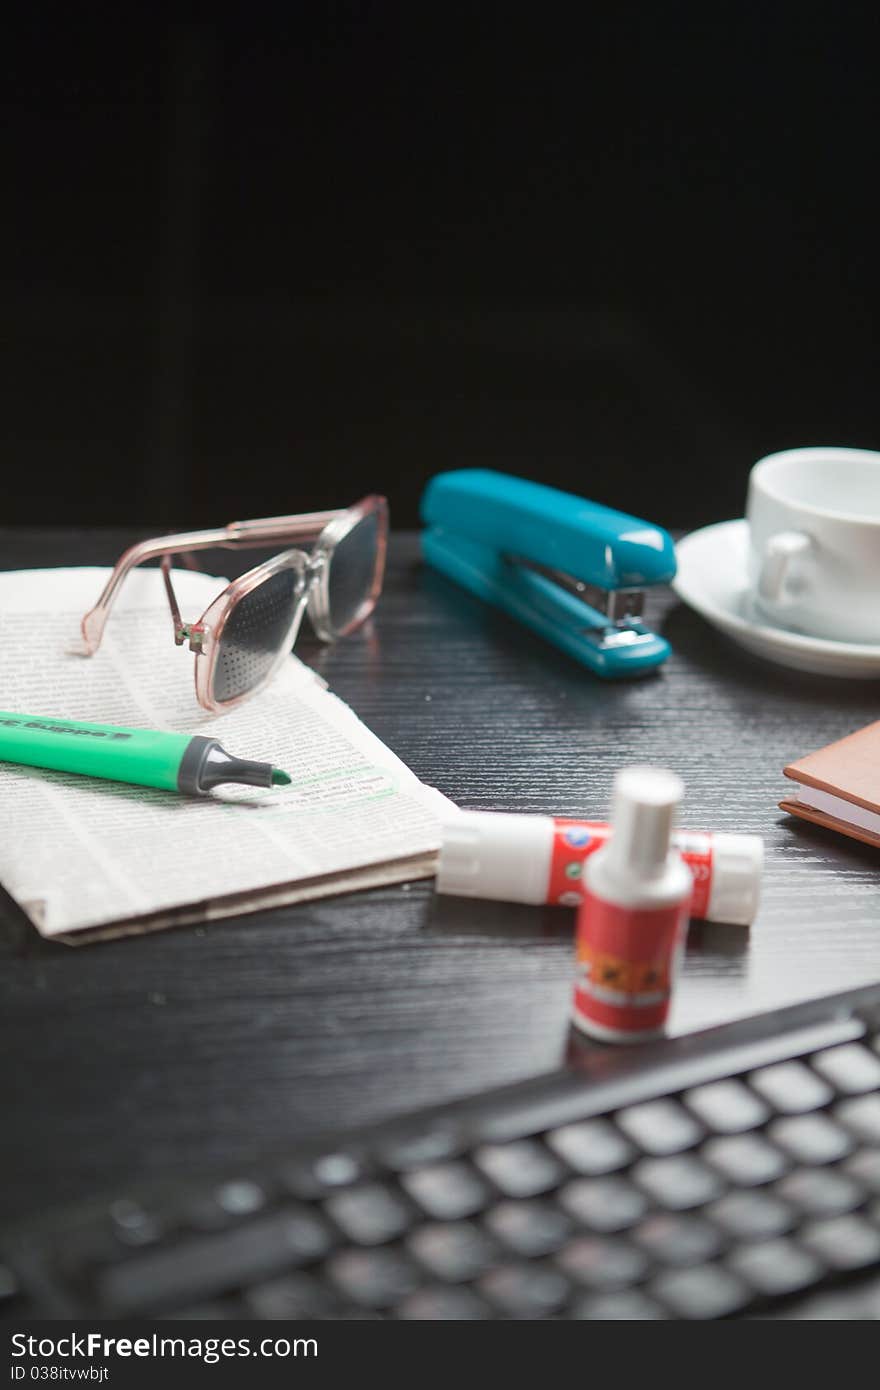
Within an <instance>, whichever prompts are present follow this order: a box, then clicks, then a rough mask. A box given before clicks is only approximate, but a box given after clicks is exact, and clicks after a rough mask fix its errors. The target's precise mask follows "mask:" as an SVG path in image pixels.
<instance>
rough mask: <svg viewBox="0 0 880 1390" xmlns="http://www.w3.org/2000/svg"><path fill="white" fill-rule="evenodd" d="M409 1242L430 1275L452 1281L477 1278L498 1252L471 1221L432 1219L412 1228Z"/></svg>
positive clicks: (492, 1242)
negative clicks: (437, 1220)
mask: <svg viewBox="0 0 880 1390" xmlns="http://www.w3.org/2000/svg"><path fill="white" fill-rule="evenodd" d="M517 1205H518V1204H517ZM407 1245H408V1248H409V1250H410V1253H411V1254H413V1255H414V1256H415V1257H416V1259H417V1260H418V1261H419V1262H420V1263H421V1264H422V1265H424V1267H425V1268H426V1269H427V1270H428V1272H429V1273H430V1274H432V1275H433V1276H434V1277H435V1278H436V1279H446V1280H448V1281H449V1282H450V1283H456V1282H463V1281H464V1280H466V1279H476V1278H477V1276H478V1275H479V1274H482V1273H483V1272H484V1271H485V1270H486V1269H488V1268H489V1266H490V1265H491V1264H492V1263H493V1261H495V1260H496V1258H497V1255H498V1246H497V1245H496V1243H495V1241H494V1240H492V1239H491V1237H490V1236H488V1235H487V1234H486V1232H485V1231H482V1230H481V1229H480V1227H479V1226H474V1225H472V1224H471V1222H469V1221H454V1222H449V1223H445V1224H443V1223H439V1222H429V1223H428V1224H427V1225H425V1226H419V1227H418V1228H417V1230H415V1231H413V1233H412V1235H411V1236H410V1238H409V1240H408V1242H407Z"/></svg>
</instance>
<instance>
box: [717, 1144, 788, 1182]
mask: <svg viewBox="0 0 880 1390" xmlns="http://www.w3.org/2000/svg"><path fill="white" fill-rule="evenodd" d="M703 1155H704V1157H705V1158H707V1159H708V1160H709V1162H710V1163H711V1164H712V1165H713V1166H714V1167H715V1168H717V1169H718V1170H719V1172H721V1173H723V1174H724V1176H725V1177H726V1178H727V1179H728V1181H729V1182H732V1183H734V1184H735V1185H736V1186H737V1187H760V1186H761V1185H762V1183H766V1182H775V1181H776V1179H777V1178H781V1177H782V1175H783V1173H785V1172H787V1170H788V1167H789V1162H788V1159H787V1158H786V1157H785V1155H784V1154H782V1153H780V1151H779V1150H778V1149H776V1148H774V1147H773V1145H772V1144H768V1143H767V1140H766V1139H763V1138H762V1137H761V1135H759V1134H732V1135H730V1136H729V1137H728V1138H726V1139H712V1140H710V1142H709V1143H708V1144H706V1146H705V1148H704V1149H703Z"/></svg>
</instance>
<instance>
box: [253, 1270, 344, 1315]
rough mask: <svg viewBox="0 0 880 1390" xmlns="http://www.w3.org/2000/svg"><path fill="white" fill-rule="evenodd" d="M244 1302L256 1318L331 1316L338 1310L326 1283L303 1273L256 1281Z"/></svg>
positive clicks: (338, 1307) (337, 1312) (338, 1311)
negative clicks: (264, 1281)
mask: <svg viewBox="0 0 880 1390" xmlns="http://www.w3.org/2000/svg"><path fill="white" fill-rule="evenodd" d="M245 1306H246V1308H247V1310H248V1312H249V1313H250V1314H251V1316H252V1317H255V1318H285V1319H286V1318H292V1319H299V1318H330V1317H334V1316H338V1315H339V1313H340V1311H341V1310H340V1305H339V1300H338V1299H337V1298H336V1296H335V1295H334V1294H333V1292H332V1291H331V1290H330V1289H329V1288H328V1287H327V1285H326V1284H325V1283H324V1282H323V1281H319V1280H318V1279H316V1278H315V1277H314V1276H313V1275H311V1274H303V1273H298V1274H288V1275H285V1276H283V1277H282V1278H280V1279H270V1280H268V1281H267V1282H266V1283H264V1284H256V1285H255V1286H254V1287H253V1288H251V1289H249V1290H248V1291H247V1293H246V1294H245ZM226 1316H227V1317H228V1316H229V1314H228V1313H227V1314H226Z"/></svg>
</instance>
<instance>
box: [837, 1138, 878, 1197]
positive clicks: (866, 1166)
mask: <svg viewBox="0 0 880 1390" xmlns="http://www.w3.org/2000/svg"><path fill="white" fill-rule="evenodd" d="M843 1171H844V1172H845V1173H848V1174H849V1176H850V1177H852V1178H855V1180H856V1182H857V1183H861V1185H862V1187H864V1188H866V1189H867V1191H868V1192H872V1193H878V1194H880V1149H861V1150H860V1151H859V1152H858V1153H856V1154H853V1156H852V1158H848V1159H847V1160H846V1162H845V1163H844V1164H843Z"/></svg>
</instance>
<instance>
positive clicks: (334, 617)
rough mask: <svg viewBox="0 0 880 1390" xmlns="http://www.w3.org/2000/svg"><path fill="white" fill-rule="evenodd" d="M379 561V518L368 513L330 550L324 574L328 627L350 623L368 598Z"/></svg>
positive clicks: (343, 625) (341, 626)
mask: <svg viewBox="0 0 880 1390" xmlns="http://www.w3.org/2000/svg"><path fill="white" fill-rule="evenodd" d="M378 558H379V519H378V517H377V515H376V513H375V512H370V513H369V514H368V515H367V516H365V517H364V519H363V520H362V521H359V522H358V524H357V526H354V527H352V529H351V530H350V531H349V533H348V535H347V536H345V537H344V538H343V539H342V540H341V541H339V543H338V544H337V546H336V549H335V550H334V551H333V558H332V559H331V561H330V569H329V572H328V575H327V599H328V603H329V605H330V624H331V626H332V627H333V628H334V630H335V631H336V632H341V631H342V630H343V629H344V628H346V627H348V626H349V624H350V623H353V622H354V621H355V619H356V618H357V617H358V615H359V614H360V612H361V610H362V609H363V607H364V605H365V604H366V602H367V600H368V599H369V597H370V594H371V592H372V589H373V580H374V578H375V574H376V564H377V562H378Z"/></svg>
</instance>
